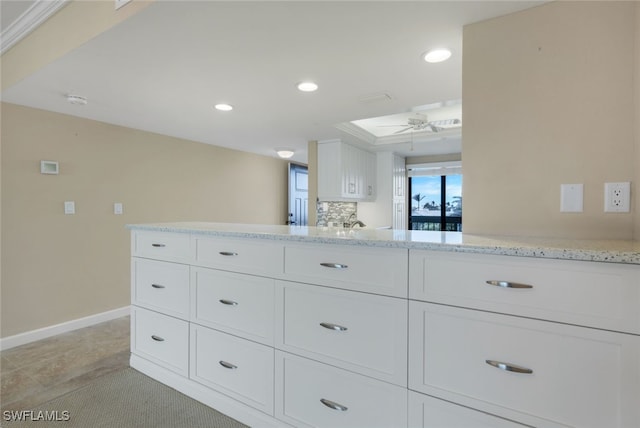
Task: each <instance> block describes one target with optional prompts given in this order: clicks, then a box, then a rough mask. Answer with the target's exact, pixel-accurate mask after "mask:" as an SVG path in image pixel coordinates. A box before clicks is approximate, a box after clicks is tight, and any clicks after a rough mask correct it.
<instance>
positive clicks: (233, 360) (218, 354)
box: [189, 324, 274, 415]
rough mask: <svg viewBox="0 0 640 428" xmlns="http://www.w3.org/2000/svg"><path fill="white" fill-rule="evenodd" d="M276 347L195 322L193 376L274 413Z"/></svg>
mask: <svg viewBox="0 0 640 428" xmlns="http://www.w3.org/2000/svg"><path fill="white" fill-rule="evenodd" d="M273 372H274V350H273V348H271V347H267V346H264V345H260V344H257V343H254V342H250V341H248V340H244V339H240V338H238V337H235V336H231V335H229V334H226V333H222V332H219V331H216V330H212V329H209V328H206V327H201V326H198V325H194V324H192V325H191V365H190V374H189V375H190V377H191V379H193V380H195V381H197V382H200V383H202V384H204V385H206V386H208V387H210V388H213V389H216V390H218V391H220V392H222V393H223V394H227V395H229V396H231V397H233V398H235V399H236V400H239V401H242V402H243V403H245V404H248V405H250V406H252V407H255V408H257V409H260V410H261V411H263V412H265V413H268V414H269V415H273Z"/></svg>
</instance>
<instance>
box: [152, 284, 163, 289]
mask: <svg viewBox="0 0 640 428" xmlns="http://www.w3.org/2000/svg"><path fill="white" fill-rule="evenodd" d="M151 286H152V287H153V288H166V287H165V286H164V285H160V284H151Z"/></svg>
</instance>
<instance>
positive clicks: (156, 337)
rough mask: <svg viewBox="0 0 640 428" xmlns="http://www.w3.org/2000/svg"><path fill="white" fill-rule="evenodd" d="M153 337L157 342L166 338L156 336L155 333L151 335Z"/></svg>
mask: <svg viewBox="0 0 640 428" xmlns="http://www.w3.org/2000/svg"><path fill="white" fill-rule="evenodd" d="M151 338H152V339H153V340H155V341H156V342H164V338H162V337H160V336H156V335H155V334H152V335H151Z"/></svg>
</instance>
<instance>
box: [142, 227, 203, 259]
mask: <svg viewBox="0 0 640 428" xmlns="http://www.w3.org/2000/svg"><path fill="white" fill-rule="evenodd" d="M194 254H195V253H194V251H193V248H192V247H191V237H190V235H189V234H188V233H172V232H151V231H141V230H134V231H133V232H131V255H133V256H137V257H145V258H148V259H155V260H166V261H170V262H179V263H192V262H193V259H194Z"/></svg>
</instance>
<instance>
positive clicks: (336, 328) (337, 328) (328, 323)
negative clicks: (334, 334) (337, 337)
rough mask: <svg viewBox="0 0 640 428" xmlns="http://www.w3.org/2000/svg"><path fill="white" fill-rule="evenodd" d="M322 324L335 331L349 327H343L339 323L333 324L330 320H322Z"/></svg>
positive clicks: (345, 329)
mask: <svg viewBox="0 0 640 428" xmlns="http://www.w3.org/2000/svg"><path fill="white" fill-rule="evenodd" d="M320 325H321V326H322V327H324V328H326V329H328V330H334V331H347V327H343V326H341V325H338V324H333V323H330V322H321V323H320Z"/></svg>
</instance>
